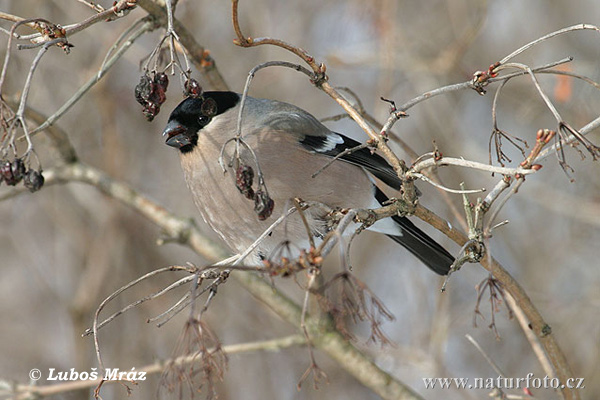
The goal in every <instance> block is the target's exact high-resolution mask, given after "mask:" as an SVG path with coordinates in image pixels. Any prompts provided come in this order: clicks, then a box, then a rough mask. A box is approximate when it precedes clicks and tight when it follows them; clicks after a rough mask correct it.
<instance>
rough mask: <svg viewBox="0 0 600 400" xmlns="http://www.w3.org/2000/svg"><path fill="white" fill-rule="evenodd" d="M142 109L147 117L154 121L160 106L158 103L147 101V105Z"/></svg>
mask: <svg viewBox="0 0 600 400" xmlns="http://www.w3.org/2000/svg"><path fill="white" fill-rule="evenodd" d="M142 111H143V113H144V116H145V117H146V119H147V120H148V121H152V120H153V119H154V117H156V116H157V115H158V113H159V112H160V106H159V105H158V104H156V103H146V106H145V107H144V109H143V110H142Z"/></svg>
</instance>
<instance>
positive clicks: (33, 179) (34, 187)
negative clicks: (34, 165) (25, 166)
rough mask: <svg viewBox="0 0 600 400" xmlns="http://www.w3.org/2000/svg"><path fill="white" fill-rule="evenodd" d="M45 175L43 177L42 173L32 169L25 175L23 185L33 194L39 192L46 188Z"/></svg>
mask: <svg viewBox="0 0 600 400" xmlns="http://www.w3.org/2000/svg"><path fill="white" fill-rule="evenodd" d="M44 180H45V179H44V175H42V171H36V170H34V169H30V170H29V171H27V172H26V173H25V178H24V179H23V184H24V185H25V187H26V188H27V189H29V191H30V192H31V193H33V192H37V191H38V190H40V189H41V188H42V186H44Z"/></svg>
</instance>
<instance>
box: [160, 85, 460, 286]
mask: <svg viewBox="0 0 600 400" xmlns="http://www.w3.org/2000/svg"><path fill="white" fill-rule="evenodd" d="M242 99H243V96H242V95H241V94H239V93H235V92H231V91H206V92H204V93H202V94H201V95H200V96H197V97H187V98H186V99H184V100H183V101H182V102H181V103H180V104H179V105H178V106H177V107H176V108H175V109H174V110H173V111H172V112H171V114H170V116H169V119H168V122H167V125H166V127H165V129H164V131H163V136H165V137H166V140H165V142H166V144H167V145H169V146H171V147H174V148H176V149H178V151H179V156H180V161H181V166H182V169H183V173H184V177H185V181H186V184H187V186H188V188H189V189H190V191H191V193H192V197H193V200H194V203H195V205H196V207H197V208H198V210H199V212H200V214H201V216H202V218H203V219H204V221H205V222H206V223H207V224H208V225H209V226H210V227H211V228H212V229H213V230H214V231H215V232H216V233H217V234H218V235H219V236H220V237H221V238H222V239H223V241H224V242H225V243H226V244H227V245H228V246H229V247H230V248H231V250H233V251H234V252H236V253H237V254H242V253H243V252H244V251H245V250H247V249H248V248H249V247H250V246H251V245H253V244H255V245H256V243H255V242H256V241H257V239H258V238H259V237H260V236H261V235H262V234H263V233H264V232H265V231H267V230H268V229H269V227H271V225H272V224H273V222H274V221H276V220H277V219H278V218H279V217H281V216H282V215H284V214H286V210H288V209H290V208H293V207H294V202H293V199H301V200H302V201H303V202H305V204H310V206H309V207H308V208H307V209H306V210H304V211H303V212H302V214H303V215H300V213H299V212H296V213H291V214H289V215H287V214H286V215H287V217H284V219H283V222H282V223H281V224H279V225H276V226H275V227H274V228H273V229H272V231H271V232H270V233H269V234H267V235H264V238H262V240H260V241H259V242H258V244H257V245H256V247H255V248H254V249H253V250H252V252H251V253H250V254H249V255H248V256H247V260H246V261H245V262H248V263H251V264H256V265H261V264H262V263H263V261H264V260H269V259H270V257H274V254H275V253H276V251H277V249H281V246H282V243H286V244H287V245H288V248H292V246H293V248H294V249H307V248H308V245H309V243H310V242H309V240H308V236H309V233H308V230H307V227H306V224H305V223H304V222H303V220H302V217H304V219H305V220H306V222H307V223H308V226H309V228H308V229H309V230H310V234H311V235H312V236H313V237H314V238H315V239H317V240H319V239H323V238H324V237H325V235H327V233H328V232H329V231H330V230H331V229H332V226H331V225H332V224H331V218H328V215H330V212H331V211H332V210H341V209H352V208H355V209H356V208H360V209H374V208H378V207H381V205H382V204H383V203H385V202H386V201H388V197H387V196H386V195H385V194H384V192H383V191H382V190H381V189H380V188H379V187H377V185H376V183H375V180H374V179H373V177H375V178H378V179H379V180H380V181H381V182H383V183H384V184H385V185H387V186H389V187H391V188H392V189H395V190H400V189H401V180H400V179H399V178H398V176H397V174H396V172H395V171H394V169H393V168H392V167H391V166H390V165H389V164H388V163H387V162H386V161H385V159H384V158H383V157H381V156H379V155H377V154H376V153H372V151H371V150H370V149H368V148H365V147H363V148H359V149H356V150H355V151H352V152H349V151H346V150H348V149H354V148H356V147H357V146H359V145H360V143H359V142H358V141H356V140H354V139H351V138H349V137H347V136H344V135H342V134H340V133H336V132H333V131H331V130H329V129H328V128H327V127H326V126H325V125H323V124H322V123H321V122H319V121H318V120H317V119H316V118H315V117H314V116H313V115H311V114H310V113H308V112H307V111H304V110H303V109H301V108H299V107H296V106H294V105H292V104H288V103H285V102H281V101H275V100H269V99H259V98H254V97H250V96H246V97H245V98H244V100H243V102H242ZM242 103H243V107H242ZM241 107H242V109H243V113H242V115H241V119H239V117H240V108H241ZM238 121H241V125H240V126H241V129H240V131H239V140H236V139H235V138H236V137H238V136H236V135H238ZM336 156H337V157H338V158H336ZM332 158H336V159H335V160H332ZM328 162H330V165H328V166H327V168H325V169H323V170H322V171H321V172H320V173H318V174H316V175H315V172H316V171H317V170H319V169H320V168H321V167H323V166H324V165H325V164H327V163H328ZM258 172H260V174H258ZM371 175H372V176H371ZM257 177H258V178H259V179H258V182H257V180H256V179H255V178H257ZM240 181H242V182H241V184H240ZM253 200H254V201H253ZM368 229H370V230H373V231H376V232H380V233H383V234H385V235H387V236H389V237H390V238H391V239H393V240H394V241H395V242H396V243H398V244H400V245H402V246H403V247H404V248H406V249H407V250H408V251H409V252H410V253H412V254H413V255H414V256H416V257H417V258H418V259H419V260H421V262H422V263H423V264H425V265H426V266H427V267H429V268H430V269H431V270H432V271H434V272H436V273H437V274H439V275H446V274H448V272H449V270H450V267H451V265H452V263H453V262H454V257H453V256H452V255H451V254H450V253H449V252H448V251H447V250H446V249H444V248H443V247H442V246H441V245H440V244H438V243H437V242H436V241H435V240H434V239H432V238H431V237H430V236H428V235H427V234H426V233H425V232H423V231H422V230H421V229H419V228H418V227H416V226H415V225H414V224H413V223H412V222H411V221H410V220H409V219H408V218H406V217H400V216H393V217H391V218H384V219H381V220H379V221H377V222H376V223H375V224H373V225H372V226H370V227H369V228H368Z"/></svg>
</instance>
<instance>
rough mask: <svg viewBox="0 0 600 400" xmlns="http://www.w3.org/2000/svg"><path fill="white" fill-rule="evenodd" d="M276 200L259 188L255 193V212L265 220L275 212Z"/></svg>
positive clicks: (260, 218)
mask: <svg viewBox="0 0 600 400" xmlns="http://www.w3.org/2000/svg"><path fill="white" fill-rule="evenodd" d="M273 207H275V202H274V201H273V199H272V198H270V197H269V195H268V194H267V193H265V192H263V191H262V190H260V189H259V190H257V191H256V193H255V194H254V212H255V213H256V214H257V215H258V219H259V220H261V221H264V220H265V219H267V218H269V217H270V216H271V214H272V213H273Z"/></svg>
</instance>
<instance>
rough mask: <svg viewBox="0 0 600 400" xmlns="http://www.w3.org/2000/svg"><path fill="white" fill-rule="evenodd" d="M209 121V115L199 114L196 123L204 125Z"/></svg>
mask: <svg viewBox="0 0 600 400" xmlns="http://www.w3.org/2000/svg"><path fill="white" fill-rule="evenodd" d="M209 122H210V117H208V116H206V115H201V116H199V117H198V123H199V124H200V125H203V126H204V125H206V124H208V123H209Z"/></svg>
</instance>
